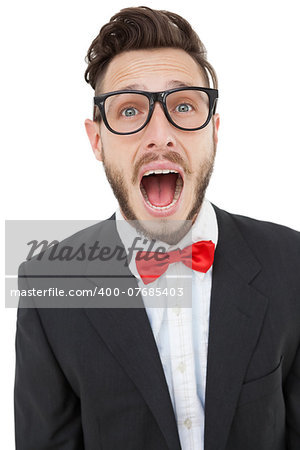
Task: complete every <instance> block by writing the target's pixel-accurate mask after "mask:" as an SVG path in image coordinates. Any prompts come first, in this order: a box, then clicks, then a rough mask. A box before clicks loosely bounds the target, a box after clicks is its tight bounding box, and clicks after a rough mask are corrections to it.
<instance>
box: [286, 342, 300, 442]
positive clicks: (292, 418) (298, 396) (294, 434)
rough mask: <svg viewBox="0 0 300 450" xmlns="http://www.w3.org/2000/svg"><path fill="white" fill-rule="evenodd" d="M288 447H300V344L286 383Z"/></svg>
mask: <svg viewBox="0 0 300 450" xmlns="http://www.w3.org/2000/svg"><path fill="white" fill-rule="evenodd" d="M285 398H286V425H287V436H286V437H287V449H288V450H298V449H300V346H299V348H298V352H297V354H296V358H295V360H294V362H293V366H292V369H291V371H290V373H289V374H288V377H287V380H286V383H285Z"/></svg>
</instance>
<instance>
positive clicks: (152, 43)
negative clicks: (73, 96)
mask: <svg viewBox="0 0 300 450" xmlns="http://www.w3.org/2000/svg"><path fill="white" fill-rule="evenodd" d="M162 47H173V48H180V49H182V50H185V51H186V52H187V53H188V54H189V55H190V56H191V57H192V58H194V60H195V61H196V62H197V63H198V64H199V66H200V67H201V69H202V72H203V75H204V77H205V80H206V82H207V85H208V86H209V85H210V82H209V75H210V76H211V78H212V82H213V87H214V88H217V87H218V80H217V75H216V72H215V70H214V68H213V67H212V66H211V64H210V63H209V62H208V61H207V59H206V49H205V47H204V45H203V43H202V42H201V40H200V39H199V36H198V35H197V33H196V32H195V31H194V30H193V29H192V27H191V25H190V24H189V23H188V22H187V21H186V20H185V19H183V18H182V17H181V16H179V15H177V14H174V13H172V12H169V11H160V10H155V9H151V8H148V7H147V6H140V7H137V8H125V9H121V11H120V12H119V13H117V14H115V15H114V16H113V17H112V18H111V19H110V21H109V22H108V23H107V24H105V25H104V26H103V27H102V28H101V30H100V32H99V34H98V36H97V37H96V38H95V39H94V40H93V42H92V44H91V46H90V48H89V50H88V53H87V55H86V58H85V61H86V62H87V64H88V67H87V69H86V71H85V75H84V77H85V80H86V82H87V83H89V84H90V85H91V86H92V88H93V89H95V91H96V95H97V94H98V93H99V92H100V84H101V81H102V80H103V77H104V75H105V72H106V69H107V66H108V64H109V62H110V61H111V60H112V59H113V57H114V56H116V55H118V54H119V53H122V52H124V51H129V50H140V49H153V48H162Z"/></svg>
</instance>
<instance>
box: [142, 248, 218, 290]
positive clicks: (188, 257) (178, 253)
mask: <svg viewBox="0 0 300 450" xmlns="http://www.w3.org/2000/svg"><path fill="white" fill-rule="evenodd" d="M214 253H215V244H214V243H213V242H212V241H199V242H195V244H192V245H189V246H188V247H185V248H184V249H182V250H180V249H178V250H173V251H171V252H166V253H162V252H142V251H139V252H137V254H136V258H135V263H136V267H137V270H138V273H139V274H140V277H141V278H142V280H143V282H144V284H149V283H152V282H153V281H155V280H156V279H157V278H158V277H160V276H161V275H162V274H163V273H164V272H165V271H166V270H167V268H168V267H169V264H172V263H174V262H178V261H181V262H183V264H185V265H186V266H187V267H190V268H191V269H193V270H197V271H198V272H204V273H206V272H207V271H208V269H209V268H210V267H211V266H212V263H213V260H214Z"/></svg>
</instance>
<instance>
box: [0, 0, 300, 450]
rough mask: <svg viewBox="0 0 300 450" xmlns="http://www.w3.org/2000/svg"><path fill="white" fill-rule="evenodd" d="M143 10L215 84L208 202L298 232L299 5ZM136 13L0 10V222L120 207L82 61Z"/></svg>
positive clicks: (7, 371)
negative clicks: (178, 29)
mask: <svg viewBox="0 0 300 450" xmlns="http://www.w3.org/2000/svg"><path fill="white" fill-rule="evenodd" d="M144 4H146V5H147V6H151V7H153V8H156V9H168V10H171V11H173V12H176V13H178V14H181V15H183V17H185V18H186V19H188V20H189V21H190V23H191V24H192V26H193V27H194V28H195V30H196V31H197V32H198V34H199V36H200V38H201V40H202V41H203V42H204V44H205V46H206V48H207V50H208V59H209V61H210V62H211V63H212V64H213V66H214V67H215V69H216V71H217V73H218V76H219V90H220V101H219V104H218V112H219V113H220V115H221V127H220V133H219V139H220V140H219V146H218V151H217V159H216V164H215V171H214V174H213V177H212V180H211V184H210V186H209V189H208V191H207V198H208V199H209V200H210V201H212V202H213V203H215V204H216V205H217V206H219V207H221V208H223V209H226V210H228V211H230V212H233V213H238V214H243V215H247V216H251V217H255V218H258V219H262V220H268V221H272V222H277V223H281V224H284V225H287V226H289V227H291V228H295V229H298V230H299V229H300V213H299V192H300V180H299V161H300V158H299V153H300V148H299V147H300V146H299V138H298V134H299V128H300V126H299V97H300V94H299V80H300V64H299V42H300V36H299V34H300V33H299V23H298V22H299V13H298V2H297V1H296V0H294V1H292V0H286V1H285V2H282V1H280V2H279V1H276V0H272V1H271V0H252V2H241V1H238V0H227V1H224V0H214V1H208V0H205V1H202V2H201V1H197V2H189V1H187V0H185V1H180V2H178V1H174V0H172V1H170V0H168V1H167V0H165V1H164V0H159V1H152V2H151V3H149V2H144ZM107 5H108V6H107ZM137 5H139V3H137V4H134V3H130V2H127V1H115V0H111V1H109V2H102V1H100V0H98V1H93V0H85V1H84V2H83V1H81V2H79V1H76V0H73V1H71V0H60V1H58V0H52V1H51V2H41V1H37V0H27V1H26V2H23V1H20V0H19V1H11V2H5V7H2V11H1V14H0V16H1V19H0V20H1V23H0V30H1V36H0V37H1V47H2V48H1V83H0V88H1V97H0V98H1V103H0V104H1V136H0V138H1V141H2V142H1V159H2V160H3V159H5V165H4V164H2V165H1V171H2V175H1V183H2V186H1V191H2V199H3V201H2V207H1V212H2V214H3V219H92V220H95V219H96V220H102V219H105V218H107V217H108V216H110V215H111V214H112V213H113V212H114V210H115V208H116V206H117V205H116V200H115V198H114V196H113V194H112V193H111V191H110V188H109V186H108V183H107V182H106V179H105V175H104V171H103V169H102V166H101V163H99V162H97V161H96V159H95V158H94V155H93V153H92V150H91V148H90V145H89V142H88V139H87V137H86V135H85V129H84V126H83V122H84V119H85V118H87V117H90V118H91V115H92V97H93V91H92V88H91V87H90V86H89V85H87V84H86V82H85V81H84V78H83V75H84V71H85V68H86V63H85V62H84V57H85V55H86V52H87V49H88V47H89V45H90V43H91V41H92V40H93V39H94V37H95V36H96V35H97V34H98V31H99V29H100V27H101V26H102V25H103V24H104V23H105V22H107V21H108V20H109V18H110V17H111V16H112V15H113V14H115V13H116V12H117V11H119V9H121V8H123V7H127V6H137ZM1 228H2V230H3V221H1ZM2 236H4V234H2ZM3 259H4V258H2V261H1V264H2V266H1V271H2V274H3V276H4V268H3ZM2 278H3V277H2ZM2 292H3V291H2ZM3 304H4V301H3ZM15 316H16V310H8V309H5V308H4V307H2V310H1V324H0V327H1V333H2V336H1V337H2V339H1V349H0V350H1V359H2V361H4V364H3V365H2V369H1V381H2V382H1V393H0V398H1V408H2V417H1V428H2V432H1V439H2V440H3V442H0V446H1V448H5V449H6V450H10V449H13V448H14V437H13V382H14V357H15V356H14V334H15ZM4 442H5V445H4Z"/></svg>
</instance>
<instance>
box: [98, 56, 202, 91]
mask: <svg viewBox="0 0 300 450" xmlns="http://www.w3.org/2000/svg"><path fill="white" fill-rule="evenodd" d="M180 83H181V84H186V85H190V86H207V83H206V82H205V78H204V76H203V73H202V71H201V68H200V66H199V64H198V63H197V62H196V61H195V60H194V59H193V58H192V57H191V56H190V55H189V54H188V53H186V52H185V51H184V50H181V49H173V48H163V49H151V50H132V51H128V52H123V53H121V54H119V55H117V56H115V57H114V58H113V59H112V61H111V62H110V63H109V65H108V68H107V71H106V74H105V76H104V79H103V82H102V88H101V91H102V92H110V91H116V90H119V89H125V88H133V87H132V86H134V88H135V89H143V90H163V89H167V88H172V87H174V86H175V85H176V84H177V85H179V84H180ZM175 87H176V86H175Z"/></svg>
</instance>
